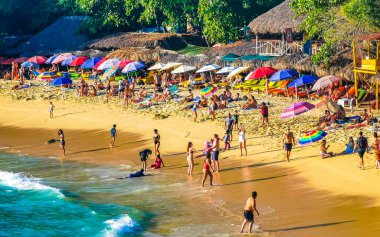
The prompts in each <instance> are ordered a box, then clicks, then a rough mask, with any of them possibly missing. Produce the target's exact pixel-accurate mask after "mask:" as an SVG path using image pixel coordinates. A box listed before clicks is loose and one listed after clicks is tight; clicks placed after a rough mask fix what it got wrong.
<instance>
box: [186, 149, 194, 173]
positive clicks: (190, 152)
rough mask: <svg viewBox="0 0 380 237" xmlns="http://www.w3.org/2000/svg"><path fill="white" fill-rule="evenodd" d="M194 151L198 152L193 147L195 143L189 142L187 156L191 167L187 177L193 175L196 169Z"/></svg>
mask: <svg viewBox="0 0 380 237" xmlns="http://www.w3.org/2000/svg"><path fill="white" fill-rule="evenodd" d="M194 151H196V150H195V149H194V147H193V143H192V142H189V143H188V144H187V149H186V154H187V158H186V159H187V164H188V165H189V167H188V168H187V175H190V176H191V175H193V169H194Z"/></svg>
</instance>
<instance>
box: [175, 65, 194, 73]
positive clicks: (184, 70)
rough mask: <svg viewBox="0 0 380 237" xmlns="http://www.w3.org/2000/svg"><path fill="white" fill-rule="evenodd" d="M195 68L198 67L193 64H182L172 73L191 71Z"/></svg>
mask: <svg viewBox="0 0 380 237" xmlns="http://www.w3.org/2000/svg"><path fill="white" fill-rule="evenodd" d="M195 69H196V68H195V67H192V66H187V65H181V66H179V67H177V68H176V69H174V70H173V71H172V74H177V73H185V72H190V71H194V70H195Z"/></svg>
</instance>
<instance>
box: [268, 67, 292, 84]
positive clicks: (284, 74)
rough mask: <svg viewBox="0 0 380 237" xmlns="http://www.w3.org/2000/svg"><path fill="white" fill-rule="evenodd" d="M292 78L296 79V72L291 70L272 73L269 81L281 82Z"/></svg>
mask: <svg viewBox="0 0 380 237" xmlns="http://www.w3.org/2000/svg"><path fill="white" fill-rule="evenodd" d="M293 77H298V72H296V71H294V70H291V69H285V70H280V71H277V72H275V73H273V75H272V76H271V77H270V78H269V81H281V80H285V79H290V78H293Z"/></svg>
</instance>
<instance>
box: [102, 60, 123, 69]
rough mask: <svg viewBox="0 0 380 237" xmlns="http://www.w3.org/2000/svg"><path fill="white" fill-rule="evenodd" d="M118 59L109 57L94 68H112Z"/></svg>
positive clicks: (117, 62) (117, 63)
mask: <svg viewBox="0 0 380 237" xmlns="http://www.w3.org/2000/svg"><path fill="white" fill-rule="evenodd" d="M119 62H120V60H119V59H117V58H111V59H107V60H106V61H104V62H103V63H102V64H100V65H99V66H98V67H97V68H96V69H97V70H106V69H109V68H112V67H113V66H115V65H119Z"/></svg>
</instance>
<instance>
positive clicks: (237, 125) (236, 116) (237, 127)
mask: <svg viewBox="0 0 380 237" xmlns="http://www.w3.org/2000/svg"><path fill="white" fill-rule="evenodd" d="M233 118H234V125H235V129H236V130H239V113H238V111H237V110H235V113H234V116H233Z"/></svg>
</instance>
